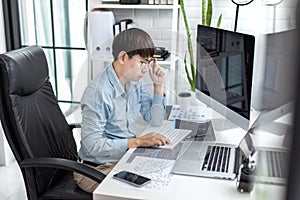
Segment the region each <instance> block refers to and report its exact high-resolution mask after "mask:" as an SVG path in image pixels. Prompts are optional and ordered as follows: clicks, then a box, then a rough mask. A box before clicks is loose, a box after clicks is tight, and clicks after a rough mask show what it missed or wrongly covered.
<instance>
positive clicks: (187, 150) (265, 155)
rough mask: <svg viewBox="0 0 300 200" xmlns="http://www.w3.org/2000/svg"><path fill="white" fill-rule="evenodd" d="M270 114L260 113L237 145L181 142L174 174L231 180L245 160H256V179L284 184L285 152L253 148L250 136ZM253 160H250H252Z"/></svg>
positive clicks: (278, 149) (286, 152) (267, 148)
mask: <svg viewBox="0 0 300 200" xmlns="http://www.w3.org/2000/svg"><path fill="white" fill-rule="evenodd" d="M272 113H273V112H269V113H262V114H261V115H260V116H259V117H258V118H257V119H256V120H255V122H254V123H253V124H252V126H251V128H250V129H248V131H247V133H246V134H245V136H244V137H243V138H242V140H241V141H240V143H239V145H238V146H236V145H232V144H221V143H213V142H184V145H183V147H182V149H181V152H180V153H179V155H178V157H177V160H176V162H175V166H174V168H173V173H174V174H180V175H191V176H202V177H209V178H221V179H228V180H233V179H235V178H236V176H237V173H238V170H239V167H240V165H241V163H242V162H243V161H244V160H245V159H249V158H250V157H253V158H256V159H255V163H256V166H257V167H256V172H255V180H256V181H257V182H262V183H270V184H285V183H286V178H287V174H286V170H285V165H286V164H285V163H286V161H287V156H288V151H287V149H286V148H284V147H282V148H277V147H276V148H271V147H256V146H254V144H253V141H252V138H251V134H252V133H253V130H254V129H255V128H256V127H257V126H258V125H259V124H260V123H261V122H266V123H267V121H265V120H266V119H268V118H270V117H269V116H271V115H272ZM252 160H253V159H252Z"/></svg>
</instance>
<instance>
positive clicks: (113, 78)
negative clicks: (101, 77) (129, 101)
mask: <svg viewBox="0 0 300 200" xmlns="http://www.w3.org/2000/svg"><path fill="white" fill-rule="evenodd" d="M107 72H108V77H109V81H110V83H111V84H112V86H113V88H114V89H115V97H119V96H121V95H122V94H124V93H125V91H124V89H123V87H122V85H121V83H120V80H119V78H118V76H117V74H116V72H115V70H114V68H113V66H112V64H110V65H109V66H108V69H107Z"/></svg>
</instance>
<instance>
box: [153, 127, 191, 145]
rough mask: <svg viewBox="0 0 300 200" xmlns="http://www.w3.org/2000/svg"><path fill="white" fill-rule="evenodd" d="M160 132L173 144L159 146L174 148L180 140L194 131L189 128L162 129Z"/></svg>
mask: <svg viewBox="0 0 300 200" xmlns="http://www.w3.org/2000/svg"><path fill="white" fill-rule="evenodd" d="M159 133H160V134H161V135H163V136H165V137H166V138H168V139H169V140H170V141H171V144H167V145H165V146H159V147H158V148H165V149H173V148H174V147H175V146H176V145H177V144H178V143H179V142H181V141H182V140H184V139H185V138H186V137H187V136H188V135H189V134H191V133H192V131H191V130H187V129H162V130H160V131H159Z"/></svg>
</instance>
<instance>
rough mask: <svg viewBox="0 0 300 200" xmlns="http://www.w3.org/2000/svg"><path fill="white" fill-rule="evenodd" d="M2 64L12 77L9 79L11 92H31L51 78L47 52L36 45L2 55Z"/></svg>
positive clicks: (0, 62)
mask: <svg viewBox="0 0 300 200" xmlns="http://www.w3.org/2000/svg"><path fill="white" fill-rule="evenodd" d="M0 64H1V65H3V66H2V67H4V68H5V69H6V71H7V73H8V77H11V78H10V80H8V81H9V85H10V91H11V94H17V95H20V96H25V95H28V94H31V93H33V92H35V91H36V90H37V89H39V88H40V87H41V86H42V85H43V84H44V83H45V82H46V81H47V80H48V79H49V75H48V63H47V60H46V56H45V53H44V51H43V50H42V48H41V47H39V46H36V45H35V46H29V47H24V48H21V49H18V50H15V51H11V52H7V53H5V54H3V55H1V60H0Z"/></svg>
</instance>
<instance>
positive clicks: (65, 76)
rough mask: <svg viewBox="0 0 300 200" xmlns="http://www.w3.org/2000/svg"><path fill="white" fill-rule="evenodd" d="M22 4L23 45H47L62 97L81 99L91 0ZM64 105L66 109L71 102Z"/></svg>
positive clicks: (40, 0)
mask: <svg viewBox="0 0 300 200" xmlns="http://www.w3.org/2000/svg"><path fill="white" fill-rule="evenodd" d="M18 4H19V16H20V19H19V20H20V32H21V33H20V35H21V45H22V46H28V45H35V44H37V45H39V46H41V47H42V48H43V49H44V51H45V54H46V56H47V60H48V64H49V74H50V81H51V83H52V86H53V88H54V90H55V91H54V92H55V93H56V95H57V98H58V100H59V101H61V102H65V103H74V102H75V103H76V102H79V101H80V97H81V94H76V91H77V89H76V87H77V86H79V85H80V83H78V82H77V80H78V77H79V76H83V74H80V70H81V69H83V66H84V65H85V64H86V63H87V51H86V45H85V40H84V38H85V36H84V31H85V29H84V24H85V15H86V11H87V0H18ZM79 87H80V86H79ZM81 87H82V86H81ZM69 105H70V104H69ZM63 107H65V108H63V110H64V111H66V109H68V107H69V106H68V105H67V104H65V106H63Z"/></svg>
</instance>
